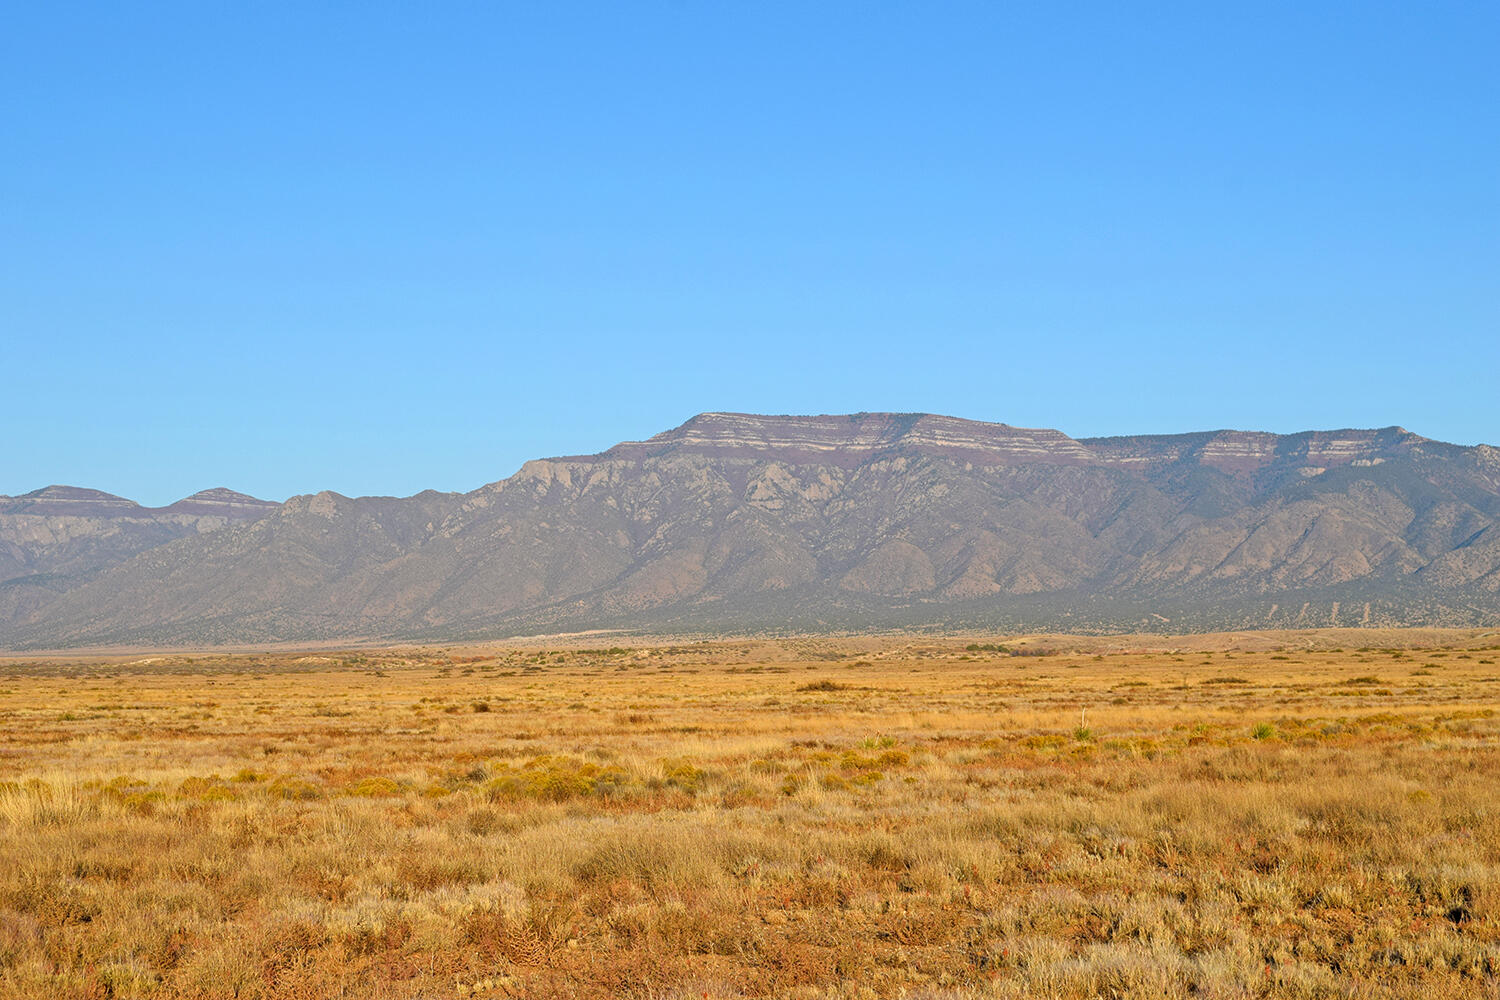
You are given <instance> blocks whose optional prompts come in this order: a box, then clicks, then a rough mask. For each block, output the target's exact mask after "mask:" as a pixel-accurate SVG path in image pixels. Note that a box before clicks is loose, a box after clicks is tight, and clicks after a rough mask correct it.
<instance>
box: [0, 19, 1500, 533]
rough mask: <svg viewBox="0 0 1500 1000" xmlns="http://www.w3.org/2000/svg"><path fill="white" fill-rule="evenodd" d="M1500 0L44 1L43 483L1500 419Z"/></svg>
mask: <svg viewBox="0 0 1500 1000" xmlns="http://www.w3.org/2000/svg"><path fill="white" fill-rule="evenodd" d="M1497 37H1500V9H1497V8H1496V7H1494V6H1493V5H1479V4H1467V3H1440V4H1432V5H1423V6H1421V7H1420V8H1416V7H1403V6H1400V5H1391V6H1386V7H1371V6H1369V5H1360V6H1355V5H1352V4H1350V5H1327V6H1323V7H1320V8H1318V9H1316V10H1313V9H1304V8H1301V7H1298V6H1295V5H1290V4H1285V5H1273V6H1270V7H1267V6H1265V5H1257V6H1255V7H1253V8H1252V7H1249V6H1245V7H1242V8H1236V9H1226V8H1223V7H1215V8H1212V9H1205V8H1202V7H1201V6H1198V5H1188V4H1177V5H1165V6H1161V7H1157V8H1153V9H1152V10H1151V11H1150V12H1145V13H1143V12H1141V11H1130V10H1124V9H1120V8H1118V7H1117V6H1116V5H1107V4H1102V3H1093V4H1085V5H1082V6H1075V7H1073V8H1070V9H1068V10H1066V11H1063V10H1061V9H1054V8H1052V7H1048V6H1041V5H1036V6H1032V7H1027V8H1019V9H1017V8H1007V9H999V8H995V7H992V6H988V5H981V4H960V5H953V6H949V7H945V8H943V9H942V11H941V12H934V11H933V10H932V9H918V8H916V7H911V8H898V7H895V6H882V7H881V8H879V9H874V10H871V9H866V8H859V7H856V6H854V5H830V6H826V7H819V8H818V9H815V10H809V9H805V8H802V7H798V6H794V5H783V6H758V7H756V8H754V9H753V10H751V9H744V10H709V9H696V8H692V7H684V6H681V5H665V4H661V5H649V4H648V5H638V6H632V7H631V8H630V9H628V10H626V9H621V8H615V7H610V6H608V5H602V4H600V5H576V6H572V7H569V8H567V9H559V8H555V7H553V8H546V9H543V8H522V7H507V6H498V5H497V6H494V7H457V6H453V7H439V8H430V7H429V8H421V9H417V8H401V7H388V8H384V9H378V10H368V11H361V12H360V13H359V14H358V16H355V15H352V14H349V13H348V12H346V11H340V10H336V9H334V8H326V9H308V8H304V7H299V6H296V5H290V4H271V5H262V6H257V7H255V8H253V9H251V8H245V9H230V8H205V7H200V6H195V5H191V4H186V3H168V4H161V5H153V6H152V7H151V8H150V9H111V8H107V7H104V6H100V7H97V8H89V7H77V6H75V7H68V6H58V5H45V6H32V7H20V8H17V9H15V10H13V11H10V12H9V13H8V17H7V23H6V31H5V32H3V33H0V93H3V94H4V95H6V96H5V98H4V99H3V100H0V127H3V128H4V130H5V134H6V136H7V155H6V156H4V157H0V199H3V201H4V204H5V205H6V209H5V212H4V213H3V214H0V324H3V328H4V330H5V338H4V339H5V342H6V345H7V347H6V354H5V359H6V368H7V373H8V375H9V378H7V380H6V383H5V384H6V392H7V407H6V417H5V421H4V424H3V425H0V426H3V432H4V433H3V434H0V440H3V442H4V445H3V449H0V494H7V495H18V494H21V493H25V492H28V491H31V490H34V489H37V488H39V487H42V486H45V485H48V484H51V483H65V484H69V485H76V486H84V487H90V488H96V489H101V490H106V491H108V492H111V493H116V494H119V495H122V496H126V497H129V498H131V499H134V500H137V501H138V502H140V503H143V504H146V505H150V506H159V505H163V504H169V503H171V502H173V501H175V500H177V499H180V498H182V497H184V496H187V495H189V494H192V493H194V492H196V491H198V490H201V489H204V488H206V487H213V486H221V485H222V486H227V487H230V488H233V489H236V490H241V491H244V492H246V493H251V494H254V495H256V496H260V497H263V498H267V499H276V500H281V499H284V498H286V497H288V496H290V495H293V494H299V493H307V492H315V491H318V490H322V489H332V490H336V491H338V492H340V493H344V494H346V495H351V496H357V495H362V494H378V495H410V494H412V493H415V492H417V491H420V490H423V489H428V488H433V489H439V490H454V491H461V490H469V489H473V488H475V487H477V486H479V485H481V484H482V483H486V482H491V481H494V480H497V479H500V478H503V477H505V476H507V475H509V474H511V473H512V472H514V471H515V469H516V468H518V467H519V466H520V465H521V464H522V463H523V462H524V461H526V460H528V459H532V458H539V457H546V456H555V455H569V454H589V453H592V452H597V451H599V450H601V449H603V448H607V447H609V446H610V445H612V444H614V443H616V442H618V441H622V440H638V439H641V438H645V437H649V436H651V435H653V434H655V433H658V432H660V431H663V430H666V429H668V428H671V427H675V426H677V425H678V424H681V423H682V422H683V421H684V420H685V419H687V418H688V417H689V416H691V415H692V414H694V413H698V412H702V411H741V412H749V413H792V414H810V413H850V412H856V411H897V412H929V413H938V414H946V415H952V416H958V417H963V418H969V419H974V420H983V421H989V422H1003V423H1008V424H1012V425H1016V426H1022V427H1039V428H1054V429H1057V430H1061V431H1063V432H1064V433H1066V434H1068V435H1070V436H1073V437H1097V436H1108V435H1119V434H1145V433H1178V432H1189V431H1200V430H1209V429H1218V428H1232V429H1239V430H1264V431H1271V432H1276V433H1293V432H1298V431H1304V430H1315V429H1318V430H1322V429H1337V428H1346V427H1366V428H1374V427H1386V426H1391V425H1401V426H1403V427H1406V428H1408V429H1409V430H1411V431H1413V432H1415V433H1417V434H1420V435H1423V436H1426V437H1430V438H1434V439H1438V440H1442V441H1449V442H1454V443H1458V444H1465V445H1473V444H1479V443H1491V444H1494V443H1500V427H1497V424H1496V413H1497V408H1496V407H1495V406H1494V403H1493V400H1494V383H1495V374H1494V373H1495V372H1496V371H1500V336H1497V335H1496V331H1497V330H1500V323H1497V320H1500V299H1497V297H1496V296H1495V295H1494V287H1493V286H1494V276H1495V275H1496V274H1497V273H1500V187H1497V186H1496V185H1495V183H1494V179H1495V177H1496V176H1500V109H1497V106H1496V104H1495V102H1494V101H1493V99H1492V98H1493V95H1494V94H1495V93H1496V92H1500V64H1497V63H1496V61H1495V60H1494V59H1493V47H1494V42H1495V39H1496V38H1497Z"/></svg>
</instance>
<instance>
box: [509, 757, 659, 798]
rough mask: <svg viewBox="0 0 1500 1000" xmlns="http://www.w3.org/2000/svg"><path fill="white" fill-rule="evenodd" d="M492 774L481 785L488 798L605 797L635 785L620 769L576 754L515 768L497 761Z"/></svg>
mask: <svg viewBox="0 0 1500 1000" xmlns="http://www.w3.org/2000/svg"><path fill="white" fill-rule="evenodd" d="M494 773H495V777H493V778H491V779H490V780H489V781H487V782H486V783H485V785H484V791H485V794H486V795H487V796H488V797H489V798H490V799H491V800H495V801H498V800H503V799H540V800H542V801H547V802H564V801H567V800H568V799H576V798H586V797H589V796H596V795H598V796H608V795H614V794H618V793H619V792H621V791H623V790H625V789H627V788H629V787H631V786H632V785H635V784H637V783H636V782H634V781H633V780H632V779H631V776H630V775H629V774H628V773H627V772H626V771H625V769H624V768H622V767H618V766H615V765H601V764H596V763H594V762H593V761H585V760H579V759H578V758H577V757H569V756H554V755H550V754H547V755H543V756H540V757H533V758H532V759H531V760H529V761H527V762H526V763H525V764H522V765H521V766H519V767H517V766H515V765H513V764H511V763H508V762H500V763H497V764H496V766H495V768H494Z"/></svg>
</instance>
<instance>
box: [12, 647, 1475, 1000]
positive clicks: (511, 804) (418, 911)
mask: <svg viewBox="0 0 1500 1000" xmlns="http://www.w3.org/2000/svg"><path fill="white" fill-rule="evenodd" d="M591 641H592V642H593V646H592V647H590V646H589V645H588V644H587V643H586V642H585V641H584V640H575V641H573V642H572V644H571V645H569V646H567V648H556V647H554V648H553V649H552V651H550V652H548V651H540V650H537V649H521V648H489V649H466V650H456V649H455V650H432V649H427V650H415V651H414V650H385V651H369V650H367V651H364V652H360V653H329V654H318V655H311V656H309V655H305V654H295V653H284V652H279V653H274V654H269V653H268V654H259V655H256V654H235V655H225V654H218V655H208V654H204V655H195V656H171V655H168V656H156V657H145V658H137V659H133V660H131V659H121V658H114V659H110V658H104V659H97V660H89V661H84V660H75V661H71V662H70V661H65V660H55V661H46V662H23V661H18V660H11V661H7V662H0V782H3V784H0V997H7V998H11V997H15V998H20V997H25V998H41V997H47V998H52V997H57V998H73V997H174V998H175V997H201V998H227V997H246V998H288V1000H290V998H310V997H392V998H395V997H434V998H436V997H444V998H446V997H497V998H498V997H642V998H644V997H656V998H672V997H681V998H688V997H693V998H703V997H707V998H729V997H771V996H775V997H849V998H852V997H897V996H906V997H912V998H918V997H934V998H936V997H955V998H959V997H976V998H977V997H1080V998H1081V997H1143V998H1151V1000H1161V998H1172V997H1187V996H1196V997H1225V998H1228V997H1362V998H1363V997H1398V996H1399V997H1415V996H1423V997H1495V996H1497V995H1500V994H1497V974H1500V717H1497V715H1496V710H1497V708H1500V663H1497V661H1500V637H1497V636H1496V635H1495V634H1488V635H1484V634H1479V633H1449V634H1446V635H1441V634H1430V633H1427V634H1420V635H1418V634H1395V633H1379V634H1372V633H1358V632H1355V633H1339V634H1333V633H1316V634H1314V633H1298V634H1280V635H1272V636H1265V635H1262V636H1219V637H1210V638H1200V639H1194V640H1182V641H1181V642H1180V643H1179V644H1178V647H1177V648H1176V649H1170V648H1161V642H1162V641H1161V640H1153V642H1155V643H1156V644H1157V646H1158V648H1157V649H1155V650H1152V649H1148V648H1146V647H1145V645H1144V644H1141V645H1140V648H1136V649H1131V648H1129V647H1130V642H1129V641H1122V640H1112V641H1109V642H1105V641H1102V640H1092V641H1086V640H1069V639H1051V640H1046V639H1041V640H1032V641H1029V642H1025V643H1021V644H1013V645H1011V646H1010V649H1008V650H1007V649H1000V648H995V647H999V646H1001V645H1005V644H1007V641H1006V640H1003V639H994V638H985V639H978V640H974V639H940V640H939V639H912V638H910V637H907V638H882V639H870V638H864V639H849V640H814V639H807V640H781V641H744V642H714V643H683V644H678V645H656V646H640V647H636V648H629V649H608V648H604V646H605V645H606V644H607V642H608V639H607V638H606V637H594V638H593V639H592V640H591ZM1143 643H1144V641H1143ZM1015 650H1020V651H1024V652H1027V653H1034V652H1037V651H1050V653H1049V655H1013V652H1014V651H1015Z"/></svg>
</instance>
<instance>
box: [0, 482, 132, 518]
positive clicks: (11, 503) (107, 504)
mask: <svg viewBox="0 0 1500 1000" xmlns="http://www.w3.org/2000/svg"><path fill="white" fill-rule="evenodd" d="M0 504H3V507H0V510H3V511H4V512H5V513H7V514H49V515H61V516H68V515H77V516H79V517H91V516H97V515H101V514H104V515H109V514H114V515H119V514H124V513H129V512H133V511H143V510H144V508H142V507H141V506H140V505H139V504H137V503H136V502H135V501H134V500H127V499H125V498H124V497H119V496H115V495H114V494H113V493H105V492H104V491H103V490H91V489H87V488H85V487H82V486H61V485H56V484H54V485H52V486H44V487H42V488H41V489H39V490H32V491H31V492H30V493H26V494H23V495H21V496H18V497H12V498H8V499H6V500H0Z"/></svg>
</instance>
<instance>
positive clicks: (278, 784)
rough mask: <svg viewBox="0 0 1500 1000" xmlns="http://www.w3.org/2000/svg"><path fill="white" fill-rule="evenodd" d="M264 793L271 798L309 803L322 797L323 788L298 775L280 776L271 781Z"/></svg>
mask: <svg viewBox="0 0 1500 1000" xmlns="http://www.w3.org/2000/svg"><path fill="white" fill-rule="evenodd" d="M266 792H267V794H269V795H270V796H271V797H272V798H277V799H293V800H296V801H302V802H311V801H313V800H314V799H321V798H322V797H323V786H322V785H320V784H317V783H316V782H314V781H313V780H312V779H310V778H305V777H302V776H300V775H295V774H281V775H277V776H276V777H275V778H272V779H271V782H270V784H268V785H267V786H266Z"/></svg>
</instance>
